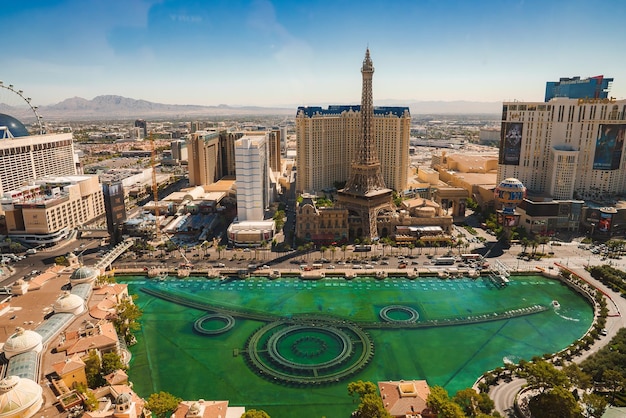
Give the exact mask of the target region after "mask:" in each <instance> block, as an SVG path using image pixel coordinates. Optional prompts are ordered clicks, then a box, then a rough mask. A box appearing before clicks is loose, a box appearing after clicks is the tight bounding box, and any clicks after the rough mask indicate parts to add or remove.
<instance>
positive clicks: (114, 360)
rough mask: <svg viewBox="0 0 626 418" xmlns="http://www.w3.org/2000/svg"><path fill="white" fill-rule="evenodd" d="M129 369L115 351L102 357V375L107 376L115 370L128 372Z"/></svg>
mask: <svg viewBox="0 0 626 418" xmlns="http://www.w3.org/2000/svg"><path fill="white" fill-rule="evenodd" d="M127 368H128V367H126V365H125V364H124V363H123V362H122V358H121V357H120V355H119V354H117V353H116V352H115V351H110V352H108V353H104V354H103V355H102V369H101V372H100V373H101V374H102V375H103V376H106V375H107V374H109V373H113V372H114V371H115V370H126V369H127Z"/></svg>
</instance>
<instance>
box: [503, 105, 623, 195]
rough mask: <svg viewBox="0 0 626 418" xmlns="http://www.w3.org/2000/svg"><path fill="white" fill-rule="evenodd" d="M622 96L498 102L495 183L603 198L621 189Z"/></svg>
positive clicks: (539, 191) (542, 192)
mask: <svg viewBox="0 0 626 418" xmlns="http://www.w3.org/2000/svg"><path fill="white" fill-rule="evenodd" d="M625 135H626V100H616V99H615V98H606V99H588V98H580V99H569V98H561V97H557V98H554V99H552V100H550V101H548V102H504V103H503V105H502V129H501V137H500V155H499V163H500V166H499V169H498V177H497V180H496V183H499V182H500V181H502V180H504V179H507V178H516V179H519V180H520V181H521V182H522V183H523V184H524V185H525V186H526V187H527V189H528V193H529V195H531V196H549V197H551V198H553V199H560V200H567V199H606V198H607V197H612V196H617V195H621V194H623V193H624V192H625V191H626V152H624V139H625V138H624V137H625Z"/></svg>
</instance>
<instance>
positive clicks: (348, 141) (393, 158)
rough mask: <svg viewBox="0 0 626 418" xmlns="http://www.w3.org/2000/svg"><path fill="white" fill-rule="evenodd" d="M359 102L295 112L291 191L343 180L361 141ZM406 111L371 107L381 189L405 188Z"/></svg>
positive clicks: (312, 190) (408, 117) (326, 186)
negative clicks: (295, 172) (383, 182)
mask: <svg viewBox="0 0 626 418" xmlns="http://www.w3.org/2000/svg"><path fill="white" fill-rule="evenodd" d="M360 109H361V106H360V105H353V106H329V107H328V109H323V108H321V107H299V108H298V112H297V115H296V150H297V156H296V166H297V171H298V176H297V178H296V193H305V192H306V193H316V192H320V191H322V190H324V189H330V188H332V187H333V186H334V183H335V182H344V181H346V180H348V177H349V175H350V166H351V164H352V162H353V161H354V160H356V159H357V152H358V147H359V146H360V143H361V140H362V131H361V111H360ZM410 129H411V115H410V113H409V108H408V107H374V117H373V119H372V138H373V142H374V145H375V147H376V153H377V155H378V159H379V160H380V165H381V170H382V175H383V179H384V181H385V185H386V187H388V188H390V189H393V190H396V191H403V190H404V189H405V188H406V187H407V181H408V180H407V177H408V167H409V135H410Z"/></svg>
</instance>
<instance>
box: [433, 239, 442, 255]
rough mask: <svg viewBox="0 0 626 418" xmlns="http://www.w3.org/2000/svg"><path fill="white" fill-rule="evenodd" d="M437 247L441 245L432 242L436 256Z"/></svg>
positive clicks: (437, 242)
mask: <svg viewBox="0 0 626 418" xmlns="http://www.w3.org/2000/svg"><path fill="white" fill-rule="evenodd" d="M439 245H441V244H439V241H435V242H433V247H435V255H437V248H439Z"/></svg>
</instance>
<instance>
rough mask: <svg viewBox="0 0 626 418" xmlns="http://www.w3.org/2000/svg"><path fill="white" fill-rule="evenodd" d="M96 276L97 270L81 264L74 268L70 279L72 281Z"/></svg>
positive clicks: (90, 278)
mask: <svg viewBox="0 0 626 418" xmlns="http://www.w3.org/2000/svg"><path fill="white" fill-rule="evenodd" d="M96 277H98V272H97V271H96V270H94V269H92V268H91V267H87V266H82V267H79V268H77V269H76V270H74V273H72V275H71V276H70V280H71V281H74V282H78V281H88V280H92V279H95V278H96Z"/></svg>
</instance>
